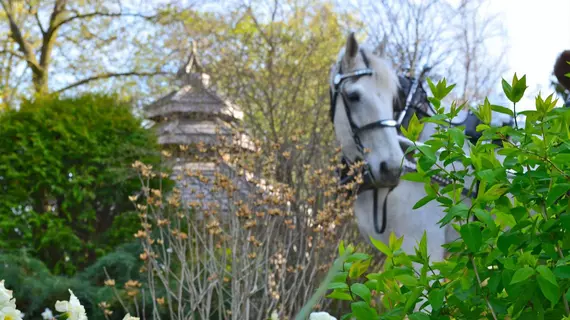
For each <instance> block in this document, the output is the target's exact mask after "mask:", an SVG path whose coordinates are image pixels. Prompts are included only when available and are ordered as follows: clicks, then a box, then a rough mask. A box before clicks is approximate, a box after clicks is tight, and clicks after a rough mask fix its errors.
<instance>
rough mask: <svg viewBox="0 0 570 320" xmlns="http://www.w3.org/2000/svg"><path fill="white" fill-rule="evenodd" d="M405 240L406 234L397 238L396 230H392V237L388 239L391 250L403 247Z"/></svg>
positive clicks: (394, 250)
mask: <svg viewBox="0 0 570 320" xmlns="http://www.w3.org/2000/svg"><path fill="white" fill-rule="evenodd" d="M403 242H404V236H401V237H400V238H397V237H396V234H395V233H394V231H392V232H390V239H389V241H388V244H389V246H390V250H392V252H396V251H398V250H399V249H400V248H401V247H402V243H403Z"/></svg>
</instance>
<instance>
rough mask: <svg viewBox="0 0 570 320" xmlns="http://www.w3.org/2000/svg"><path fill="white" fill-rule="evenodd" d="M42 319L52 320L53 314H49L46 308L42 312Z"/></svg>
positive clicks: (49, 311)
mask: <svg viewBox="0 0 570 320" xmlns="http://www.w3.org/2000/svg"><path fill="white" fill-rule="evenodd" d="M42 318H43V319H44V320H52V319H53V313H52V312H51V310H50V309H49V308H46V309H45V310H44V312H42Z"/></svg>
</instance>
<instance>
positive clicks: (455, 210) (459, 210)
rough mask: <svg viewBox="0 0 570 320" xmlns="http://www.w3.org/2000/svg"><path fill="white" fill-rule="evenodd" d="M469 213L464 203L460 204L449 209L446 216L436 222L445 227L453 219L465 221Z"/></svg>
mask: <svg viewBox="0 0 570 320" xmlns="http://www.w3.org/2000/svg"><path fill="white" fill-rule="evenodd" d="M468 213H469V208H468V207H467V205H465V203H463V202H460V203H458V204H456V205H455V206H453V207H451V208H449V210H448V212H447V214H446V215H445V216H444V217H443V218H442V219H441V220H440V221H439V222H438V223H439V224H441V225H446V224H448V223H449V222H451V221H452V220H453V219H454V218H460V219H466V218H467V214H468Z"/></svg>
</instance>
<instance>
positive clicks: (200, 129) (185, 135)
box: [145, 45, 250, 149]
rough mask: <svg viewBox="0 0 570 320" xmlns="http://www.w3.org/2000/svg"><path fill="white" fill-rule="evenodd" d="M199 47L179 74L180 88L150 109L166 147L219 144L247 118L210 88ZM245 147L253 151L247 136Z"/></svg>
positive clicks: (193, 51) (242, 142)
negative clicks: (200, 59) (220, 135)
mask: <svg viewBox="0 0 570 320" xmlns="http://www.w3.org/2000/svg"><path fill="white" fill-rule="evenodd" d="M203 70H204V68H203V66H202V64H201V63H200V61H199V58H198V54H197V50H196V46H195V45H193V46H192V51H191V53H190V55H189V57H188V60H187V62H186V64H185V65H184V66H183V67H182V68H180V70H179V71H178V73H177V79H178V80H179V81H180V82H181V84H182V85H181V86H180V88H179V89H177V90H174V91H172V92H171V93H169V94H167V95H166V96H164V97H162V98H160V99H158V100H157V101H156V102H154V103H152V104H150V105H149V106H147V107H146V110H145V112H146V117H147V118H148V119H150V120H153V121H154V122H155V123H156V125H155V126H156V130H157V134H158V142H159V143H160V144H162V145H168V144H172V145H193V144H198V143H206V144H209V145H212V144H215V143H216V141H217V140H218V137H219V136H218V135H219V134H222V135H227V136H229V135H230V134H231V131H232V125H233V124H234V123H236V122H239V121H241V120H242V119H243V112H242V111H241V110H240V108H239V107H237V106H236V105H234V104H233V103H231V102H229V101H227V100H225V99H223V98H221V97H220V96H219V95H217V94H216V92H214V90H212V89H211V88H210V76H209V75H208V74H206V73H204V72H203ZM240 140H242V141H241V142H238V143H239V144H243V145H242V147H246V148H248V149H250V146H249V145H250V142H249V139H248V138H247V137H242V138H240Z"/></svg>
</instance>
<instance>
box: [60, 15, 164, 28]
mask: <svg viewBox="0 0 570 320" xmlns="http://www.w3.org/2000/svg"><path fill="white" fill-rule="evenodd" d="M93 17H139V18H143V19H147V20H150V19H153V18H154V16H145V15H143V14H140V13H121V12H118V13H111V12H91V13H83V14H77V15H74V16H71V17H69V18H66V19H63V20H61V21H60V22H58V23H56V24H55V25H54V29H58V28H59V27H61V26H62V25H64V24H66V23H69V22H71V21H73V20H77V19H89V18H93Z"/></svg>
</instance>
